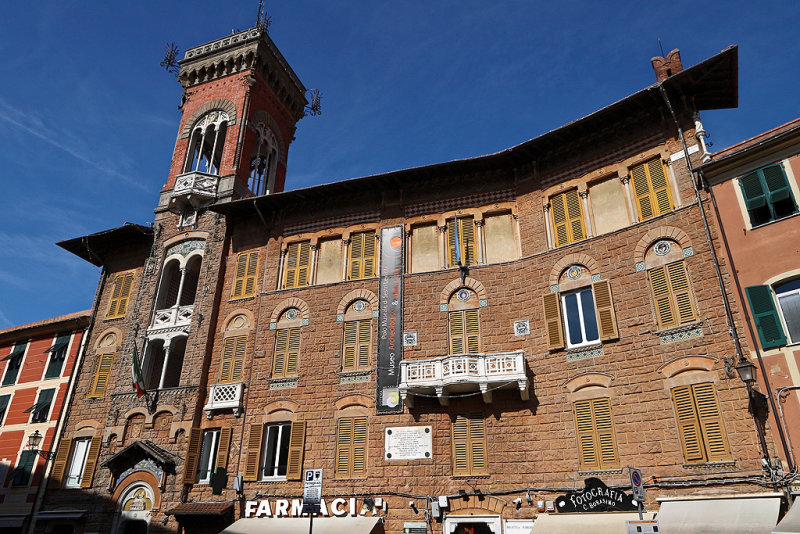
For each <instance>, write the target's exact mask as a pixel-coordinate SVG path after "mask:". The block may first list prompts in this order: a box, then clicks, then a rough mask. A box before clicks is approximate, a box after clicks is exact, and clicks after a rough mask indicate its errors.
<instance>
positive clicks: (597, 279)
mask: <svg viewBox="0 0 800 534" xmlns="http://www.w3.org/2000/svg"><path fill="white" fill-rule="evenodd" d="M736 58H737V50H736V49H735V48H728V49H726V50H724V51H723V52H721V53H720V54H718V55H716V56H714V57H712V58H710V59H708V60H706V61H704V62H702V63H700V64H698V65H696V66H693V67H691V68H687V69H685V70H683V68H682V66H681V64H680V58H679V56H678V54H677V51H676V52H674V53H672V54H670V55H669V56H668V57H667V58H666V59H665V58H656V59H655V60H654V67H656V73H657V75H658V83H656V84H654V85H653V86H650V87H648V88H646V89H643V90H641V91H639V92H637V93H635V94H633V95H631V96H629V97H627V98H625V99H623V100H620V101H619V102H617V103H615V104H613V105H610V106H608V107H606V108H603V109H602V110H600V111H597V112H595V113H593V114H591V115H589V116H587V117H584V118H582V119H579V120H577V121H575V122H571V123H569V124H568V125H566V126H564V127H562V128H559V129H557V130H554V131H552V132H549V133H547V134H545V135H542V136H540V137H537V138H535V139H532V140H530V141H528V142H525V143H523V144H521V145H518V146H515V147H513V148H510V149H508V150H505V151H502V152H499V153H496V154H491V155H487V156H481V157H475V158H470V159H465V160H458V161H453V162H448V163H442V164H436V165H430V166H426V167H419V168H412V169H407V170H403V171H396V172H390V173H385V174H381V175H376V176H369V177H364V178H357V179H353V180H347V181H343V182H337V183H331V184H326V185H321V186H316V187H310V188H306V189H300V190H295V191H285V192H284V191H283V185H284V180H285V175H286V166H285V165H286V155H287V153H288V146H289V144H290V142H291V140H292V138H293V134H294V130H295V125H296V123H297V121H298V120H299V119H300V118H302V116H303V115H304V108H305V106H306V105H307V101H306V98H305V89H304V87H303V85H302V84H301V83H300V81H299V80H298V79H297V77H296V76H295V74H294V73H293V72H292V70H291V68H290V67H289V66H288V64H287V63H286V61H285V60H284V58H283V57H282V56H281V54H280V52H279V51H278V50H277V48H276V47H275V45H274V43H273V42H272V41H271V39H270V38H269V36H268V35H266V34H265V33H262V32H261V31H260V30H258V29H251V30H247V31H245V32H240V33H237V34H234V35H231V36H229V37H226V38H224V39H219V40H217V41H214V42H211V43H208V44H207V45H203V46H201V47H197V48H194V49H190V50H188V51H187V53H186V57H185V59H184V60H183V61H182V62H181V71H180V74H179V80H180V81H181V83H182V85H183V87H184V89H185V93H184V101H183V103H182V111H183V118H182V120H181V124H180V127H179V136H178V140H177V143H176V147H175V152H174V157H173V162H172V166H171V169H170V174H169V177H168V179H167V182H166V184H165V186H164V188H163V190H162V192H161V197H160V200H159V203H158V206H157V207H156V210H155V220H154V223H153V226H152V228H149V227H139V226H135V225H125V226H122V227H120V228H116V229H113V230H109V231H106V232H101V233H98V234H93V235H89V236H84V237H81V238H76V239H73V240H70V241H66V242H62V243H60V245H61V246H63V247H64V248H66V249H67V250H70V251H72V252H74V253H76V254H78V255H79V256H81V257H83V258H85V259H87V260H88V261H91V262H93V263H95V264H96V265H102V266H103V275H102V280H101V290H100V294H99V298H98V303H97V307H96V311H97V318H96V321H95V323H94V325H93V326H92V329H91V332H90V334H89V338H88V342H87V357H86V364H85V365H84V366H83V368H82V369H81V373H80V375H79V378H78V384H77V389H76V395H75V401H74V403H73V405H72V407H71V410H70V413H69V417H68V420H67V423H66V428H65V436H64V439H62V440H61V443H60V445H59V446H58V448H57V454H56V458H55V460H54V462H53V466H52V470H51V483H50V484H51V487H52V488H53V489H51V490H49V491H48V492H47V494H46V496H45V501H44V508H43V509H45V510H59V509H66V508H81V509H89V508H91V509H92V510H93V513H92V514H90V515H87V516H84V517H81V518H76V519H69V520H60V521H59V520H48V521H43V522H41V523H40V524H39V526H38V527H37V528H39V529H40V530H41V531H42V532H76V533H77V532H102V533H106V532H119V533H129V532H148V531H149V532H157V531H161V530H163V531H165V532H166V531H169V532H176V531H178V530H179V529H183V530H185V531H186V532H219V531H222V530H223V529H224V528H226V527H227V526H228V525H230V524H231V523H234V521H236V523H235V525H234V526H233V527H230V528H232V529H233V530H230V532H248V531H256V530H258V529H268V530H269V529H273V530H276V531H291V529H292V528H303V529H305V528H307V527H306V526H305V525H306V522H307V520H305V519H303V520H302V521H303V522H304V523H303V526H302V527H297V526H291V525H296V523H297V522H298V521H301V520H299V519H296V518H295V519H291V518H290V517H289V516H299V515H300V510H298V509H297V507H298V506H299V502H300V501H299V500H298V499H299V498H300V497H301V496H302V492H303V481H302V475H303V470H304V469H312V468H314V469H322V470H323V478H324V484H323V498H324V506H323V510H322V517H320V518H318V519H315V524H317V521H319V522H321V525H323V526H325V528H337V529H349V530H351V531H353V532H379V531H383V530H385V531H386V532H403V531H404V529H415V528H416V529H425V531H430V532H448V533H450V532H470V533H473V534H474V533H482V532H488V531H492V532H495V533H500V532H512V531H515V530H514V529H515V528H517V529H524V528H528V529H530V528H531V525H532V524H534V523H533V520H534V519H535V520H536V523H535V525H536V526H534V530H535V531H536V532H539V531H543V532H546V531H547V529H548V528H549V527H548V525H551V526H552V525H556V526H555V528H559V525H562V528H563V525H564V524H566V523H564V522H565V521H575V518H576V517H577V518H578V519H579V520H580V521H583V524H584V526H585V527H588V528H591V526H592V525H595V526H597V525H600V524H603V523H607V522H609V521H611V522H617V523H618V524H617V527H618V528H624V520H625V519H630V518H631V517H635V516H636V515H635V514H632V513H631V512H632V511H633V510H635V507H634V506H633V505H632V503H631V500H630V495H629V491H628V490H629V479H628V471H627V469H626V467H628V466H635V467H638V468H640V469H642V471H643V474H644V476H645V485H646V486H647V488H648V489H647V496H646V502H645V503H644V504H645V508H646V510H647V511H648V513H650V515H651V516H652V512H654V511H657V510H659V508H660V509H661V511H662V514H665V513H666V514H667V517H669V513H668V510H667V509H673V508H679V506H678V505H679V503H680V502H681V501H682V500H685V499H688V498H695V497H698V496H702V497H703V498H706V499H708V501H707V504H706V510H712V509H714V508H715V506H717V505H720V506H722V505H726V506H730V505H734V506H736V508H737V509H740V510H744V511H745V512H748V513H750V512H752V511H753V510H754V508H752V507H755V506H760V507H762V508H764V509H767V510H768V511H767V512H765V514H766V519H765V520H766V521H767V522H769V521H772V525H774V522H775V520H776V519H777V513H778V505H779V500H780V499H779V497H778V496H776V494H775V493H771V492H772V491H773V489H772V486H771V483H770V482H769V478H768V477H766V476H765V473H764V471H763V469H762V466H761V459H762V457H763V455H764V454H767V453H768V452H769V454H772V451H765V450H762V447H763V445H762V443H761V442H760V440H759V437H758V434H757V433H756V432H755V430H754V428H755V423H754V420H753V418H752V417H751V415H750V414H749V413H748V391H747V388H746V387H745V384H744V383H743V382H742V381H741V380H740V379H739V378H738V377H737V376H736V375H735V373H734V374H733V375H731V374H729V373H727V372H726V371H725V366H724V364H723V361H724V358H726V357H730V356H732V355H733V356H736V355H737V350H738V349H737V346H736V344H735V343H734V341H733V340H732V338H731V336H730V334H729V329H730V323H731V321H735V322H738V315H737V312H736V310H734V311H733V312H732V313H731V314H728V313H726V306H725V303H726V299H727V298H728V294H729V293H730V292H731V288H730V280H729V277H728V275H727V273H726V272H725V270H724V266H723V269H722V271H720V272H719V274H718V273H717V271H716V270H715V268H714V265H715V258H716V248H715V247H716V246H717V245H716V240H717V238H718V236H717V234H716V231H715V230H714V229H713V228H710V229H707V228H708V227H707V225H706V213H705V212H704V210H707V207H706V204H707V202H706V198H705V195H704V193H702V192H700V193H697V192H696V189H695V187H694V185H693V175H692V172H691V167H690V166H695V165H697V164H699V162H700V159H701V157H702V151H700V150H699V143H698V141H697V139H696V137H695V133H696V132H695V123H694V121H693V117H694V115H695V114H696V113H697V112H698V111H700V110H703V109H717V108H724V107H734V106H735V105H736ZM687 154H688V156H687ZM700 200H702V202H700ZM707 232H710V234H707ZM708 235H710V236H711V239H712V241H709V238H708ZM134 354H138V356H139V357H140V359H141V367H142V369H141V375H142V379H143V382H144V385H145V388H146V389H147V390H148V393H147V395H145V396H142V397H141V398H140V397H137V394H136V392H135V391H134V390H133V387H132V386H131V380H132V379H131V376H132V361H133V358H134V356H133V355H134ZM82 440H85V441H87V442H88V443H90V444H91V447H90V449H89V452H90V453H89V454H88V455H87V457H86V459H85V461H84V472H86V473H91V474H89V475H87V477H85V478H84V479H83V480H82V483H81V485H82V486H83V488H81V489H70V488H67V487H65V483H64V476H65V475H64V474H65V473H67V472H71V470H74V465H73V462H74V460H70V454H71V451H73V450H74V449H75V447H76V444H77V443H81V442H82ZM765 443H766V447H767V449H771V448H772V441H771V439H770V436H769V434H767V437H766V441H765ZM239 477H241V478H239ZM584 480H586V483H585V484H586V488H588V489H590V490H591V491H588V492H586V493H579V492H580V490H582V489H584ZM602 484H606V485H607V486H608V487H609V488H611V489H602V486H601V485H602ZM626 487H627V488H628V489H625V488H626ZM601 490H602V491H601ZM626 492H627V493H626ZM590 493H591V494H592V495H594V496H595V497H594V498H593V497H590V496H589V494H590ZM601 494H602V495H603V496H605V498H604V499H603V498H601V499H600V500H599V501H598V500H597V498H596V497H597V496H598V495H601ZM662 500H664V502H661V501H662ZM612 501H613V502H612ZM704 502H705V501H704ZM575 503H578V505H577V509H575V508H574V506H576V504H575ZM667 503H669V504H667ZM606 508H608V509H613V510H618V511H619V510H622V511H627V512H628V513H622V514H618V513H613V512H607V513H603V511H604V510H605V509H606ZM586 511H589V512H595V513H588V514H583V513H581V512H586ZM570 512H574V513H570ZM769 514H772V517H771V518H770V517H769ZM711 515H713V514H711ZM750 515H758V514H756V513H755V512H753V513H750ZM346 516H354V517H346ZM573 524H574V523H573ZM318 528H322V527H318ZM576 528H578V527H576Z"/></svg>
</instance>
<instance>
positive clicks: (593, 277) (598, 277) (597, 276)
mask: <svg viewBox="0 0 800 534" xmlns="http://www.w3.org/2000/svg"><path fill="white" fill-rule="evenodd" d="M599 281H600V275H599V274H593V275H592V282H599Z"/></svg>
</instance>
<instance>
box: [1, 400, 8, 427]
mask: <svg viewBox="0 0 800 534" xmlns="http://www.w3.org/2000/svg"><path fill="white" fill-rule="evenodd" d="M9 399H11V395H0V425H2V424H3V420H4V419H5V415H6V410H7V409H8V401H9Z"/></svg>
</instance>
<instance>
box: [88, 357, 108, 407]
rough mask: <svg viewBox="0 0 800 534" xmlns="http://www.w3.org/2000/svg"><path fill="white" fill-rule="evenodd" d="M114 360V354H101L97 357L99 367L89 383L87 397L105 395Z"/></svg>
mask: <svg viewBox="0 0 800 534" xmlns="http://www.w3.org/2000/svg"><path fill="white" fill-rule="evenodd" d="M113 362H114V354H113V353H106V354H101V355H100V356H98V358H97V368H96V369H95V372H94V375H92V380H91V383H90V385H89V394H88V395H87V397H103V396H105V394H106V388H107V387H108V378H109V376H110V375H111V364H112V363H113Z"/></svg>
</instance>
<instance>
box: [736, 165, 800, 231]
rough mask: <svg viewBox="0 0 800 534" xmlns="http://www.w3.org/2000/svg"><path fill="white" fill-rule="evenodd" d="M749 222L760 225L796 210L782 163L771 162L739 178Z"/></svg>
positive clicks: (791, 213)
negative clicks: (771, 163) (773, 163)
mask: <svg viewBox="0 0 800 534" xmlns="http://www.w3.org/2000/svg"><path fill="white" fill-rule="evenodd" d="M739 186H740V187H741V189H742V196H743V197H744V203H745V206H746V207H747V213H748V215H749V216H750V224H751V225H753V226H758V225H760V224H766V223H768V222H772V221H777V220H778V219H782V218H783V217H788V216H789V215H794V214H795V213H797V205H796V204H795V201H794V196H793V195H792V189H791V187H790V186H789V180H788V179H787V178H786V172H785V171H784V169H783V164H782V163H778V164H775V165H769V166H767V167H763V168H761V169H758V170H757V171H753V172H751V173H750V174H746V175H745V176H742V177H741V178H740V179H739Z"/></svg>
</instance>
